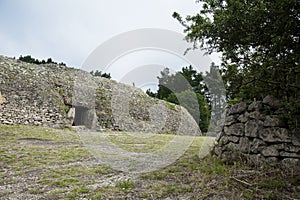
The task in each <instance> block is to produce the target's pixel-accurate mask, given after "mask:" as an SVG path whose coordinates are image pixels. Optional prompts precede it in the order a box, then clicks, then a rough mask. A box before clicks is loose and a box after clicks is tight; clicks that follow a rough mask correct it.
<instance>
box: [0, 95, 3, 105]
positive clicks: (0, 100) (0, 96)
mask: <svg viewBox="0 0 300 200" xmlns="http://www.w3.org/2000/svg"><path fill="white" fill-rule="evenodd" d="M1 104H3V100H2V94H1V92H0V105H1Z"/></svg>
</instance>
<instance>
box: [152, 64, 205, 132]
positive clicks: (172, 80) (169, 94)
mask: <svg viewBox="0 0 300 200" xmlns="http://www.w3.org/2000/svg"><path fill="white" fill-rule="evenodd" d="M157 78H158V82H159V84H158V91H157V93H154V92H152V91H151V90H150V89H148V90H147V91H146V93H147V94H148V95H149V96H152V97H157V98H159V99H163V100H166V101H168V102H171V103H175V104H180V105H181V106H183V107H185V108H186V109H187V110H188V111H189V113H190V114H191V115H192V116H193V117H194V119H195V120H196V121H197V122H198V123H199V127H200V129H201V130H202V131H203V132H206V131H207V129H208V125H209V120H210V107H209V105H208V102H207V99H206V98H205V97H203V96H204V94H206V92H207V89H208V88H207V86H206V85H205V84H204V79H203V77H202V73H198V72H197V71H196V70H194V69H193V68H192V66H189V67H183V68H182V70H181V71H179V72H176V73H175V74H171V73H170V69H169V68H165V69H163V70H162V71H161V72H160V76H159V77H157ZM199 114H200V116H199Z"/></svg>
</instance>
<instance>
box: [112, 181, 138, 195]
mask: <svg viewBox="0 0 300 200" xmlns="http://www.w3.org/2000/svg"><path fill="white" fill-rule="evenodd" d="M116 187H117V188H119V189H122V190H124V191H125V192H128V191H129V190H130V189H132V188H134V187H135V182H134V181H131V180H127V181H121V182H118V183H117V184H116Z"/></svg>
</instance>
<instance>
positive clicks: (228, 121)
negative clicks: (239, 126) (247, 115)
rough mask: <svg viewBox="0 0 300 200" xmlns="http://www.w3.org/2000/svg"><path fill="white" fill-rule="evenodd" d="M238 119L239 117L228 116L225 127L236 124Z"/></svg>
mask: <svg viewBox="0 0 300 200" xmlns="http://www.w3.org/2000/svg"><path fill="white" fill-rule="evenodd" d="M237 117H238V115H229V116H227V117H226V119H225V123H224V125H225V126H230V125H231V124H233V123H235V122H236V119H237Z"/></svg>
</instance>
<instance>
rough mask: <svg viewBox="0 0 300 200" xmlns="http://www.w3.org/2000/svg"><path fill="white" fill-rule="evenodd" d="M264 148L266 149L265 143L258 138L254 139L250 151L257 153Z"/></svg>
mask: <svg viewBox="0 0 300 200" xmlns="http://www.w3.org/2000/svg"><path fill="white" fill-rule="evenodd" d="M265 147H266V143H265V142H264V141H262V140H261V139H258V138H254V140H253V142H252V145H251V147H250V151H251V152H252V153H259V152H261V150H262V149H263V148H265Z"/></svg>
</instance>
